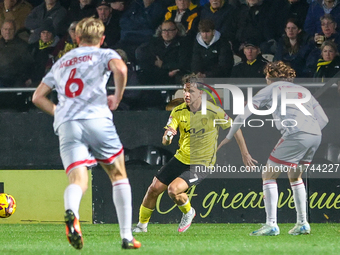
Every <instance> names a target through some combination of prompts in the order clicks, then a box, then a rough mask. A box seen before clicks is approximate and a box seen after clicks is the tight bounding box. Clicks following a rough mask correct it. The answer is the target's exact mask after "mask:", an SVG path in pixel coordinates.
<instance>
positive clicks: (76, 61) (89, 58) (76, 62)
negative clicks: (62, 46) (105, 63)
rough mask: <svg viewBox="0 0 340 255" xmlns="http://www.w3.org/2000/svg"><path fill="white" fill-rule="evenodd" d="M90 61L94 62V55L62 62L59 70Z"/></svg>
mask: <svg viewBox="0 0 340 255" xmlns="http://www.w3.org/2000/svg"><path fill="white" fill-rule="evenodd" d="M89 60H92V55H86V56H81V57H74V58H71V59H69V60H66V61H64V62H61V64H60V66H59V68H63V67H68V66H72V65H75V64H78V63H81V62H87V61H89Z"/></svg>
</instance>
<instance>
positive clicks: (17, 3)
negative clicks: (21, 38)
mask: <svg viewBox="0 0 340 255" xmlns="http://www.w3.org/2000/svg"><path fill="white" fill-rule="evenodd" d="M31 11H32V5H30V4H29V3H28V2H26V1H24V0H5V1H4V2H3V3H0V27H1V26H2V24H3V22H4V21H5V20H14V21H15V26H16V30H17V33H20V32H21V31H20V30H24V29H25V20H26V17H27V16H28V14H29V13H30V12H31ZM26 37H27V38H26V39H28V35H27V33H26Z"/></svg>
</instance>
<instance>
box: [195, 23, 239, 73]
mask: <svg viewBox="0 0 340 255" xmlns="http://www.w3.org/2000/svg"><path fill="white" fill-rule="evenodd" d="M198 28H199V33H198V34H197V37H196V41H195V44H194V50H193V56H192V61H191V70H192V71H193V72H194V73H197V75H198V76H199V77H200V78H213V77H216V78H217V77H230V73H231V69H232V68H233V65H234V58H233V52H232V51H231V47H230V44H229V43H228V42H226V41H225V40H223V39H222V38H221V34H220V32H218V31H216V30H215V26H214V23H213V22H212V21H211V20H209V19H208V20H201V21H200V22H199V25H198Z"/></svg>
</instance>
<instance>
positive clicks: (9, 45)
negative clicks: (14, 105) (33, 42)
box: [0, 20, 34, 87]
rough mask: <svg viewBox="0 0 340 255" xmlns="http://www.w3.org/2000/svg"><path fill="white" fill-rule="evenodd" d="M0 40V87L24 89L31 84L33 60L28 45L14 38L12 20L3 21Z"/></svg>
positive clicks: (16, 37)
mask: <svg viewBox="0 0 340 255" xmlns="http://www.w3.org/2000/svg"><path fill="white" fill-rule="evenodd" d="M1 34H2V37H1V38H0V59H1V61H0V87H25V86H29V85H30V84H31V80H30V79H31V77H32V73H31V70H32V66H33V65H34V61H33V58H32V56H31V54H30V52H29V49H28V43H27V42H25V41H23V40H22V39H20V38H19V37H18V36H16V28H15V21H14V20H5V21H4V22H3V24H2V26H1Z"/></svg>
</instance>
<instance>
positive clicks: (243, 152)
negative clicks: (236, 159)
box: [234, 129, 258, 166]
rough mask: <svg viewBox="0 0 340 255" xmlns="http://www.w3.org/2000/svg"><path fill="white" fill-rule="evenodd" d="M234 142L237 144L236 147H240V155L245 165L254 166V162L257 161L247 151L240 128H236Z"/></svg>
mask: <svg viewBox="0 0 340 255" xmlns="http://www.w3.org/2000/svg"><path fill="white" fill-rule="evenodd" d="M234 137H235V139H236V142H237V144H238V147H240V150H241V155H242V161H243V163H244V165H245V166H255V164H254V163H258V162H257V161H256V160H255V159H253V158H252V157H251V155H250V154H249V152H248V148H247V145H246V141H245V140H244V137H243V134H242V131H241V129H239V130H237V132H236V133H235V135H234Z"/></svg>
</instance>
